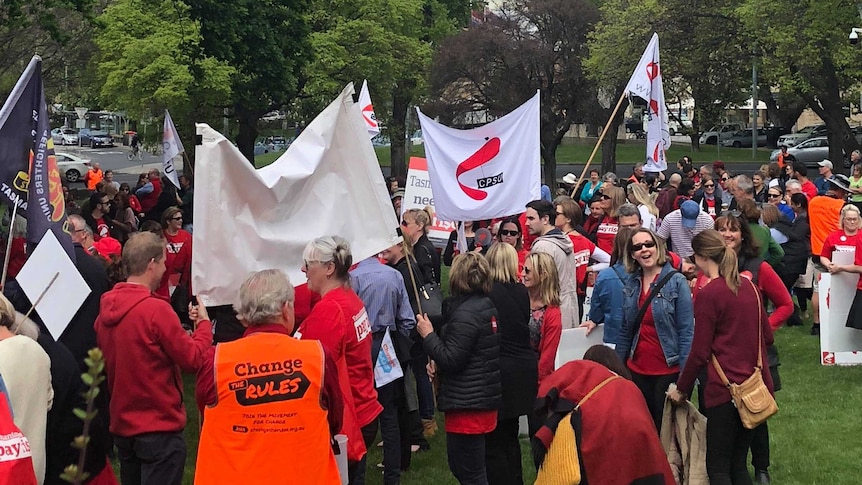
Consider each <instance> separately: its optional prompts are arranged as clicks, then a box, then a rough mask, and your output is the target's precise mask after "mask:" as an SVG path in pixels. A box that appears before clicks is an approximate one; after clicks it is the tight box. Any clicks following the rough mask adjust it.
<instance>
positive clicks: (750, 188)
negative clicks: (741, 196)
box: [735, 175, 754, 195]
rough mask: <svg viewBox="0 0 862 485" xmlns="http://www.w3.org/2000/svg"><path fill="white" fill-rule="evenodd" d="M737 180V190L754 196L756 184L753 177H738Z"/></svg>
mask: <svg viewBox="0 0 862 485" xmlns="http://www.w3.org/2000/svg"><path fill="white" fill-rule="evenodd" d="M735 178H736V188H737V189H739V190H741V191H743V192H745V193H746V194H748V195H754V182H752V181H751V177H749V176H748V175H737V176H736V177H735Z"/></svg>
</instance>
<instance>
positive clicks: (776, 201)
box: [766, 185, 796, 222]
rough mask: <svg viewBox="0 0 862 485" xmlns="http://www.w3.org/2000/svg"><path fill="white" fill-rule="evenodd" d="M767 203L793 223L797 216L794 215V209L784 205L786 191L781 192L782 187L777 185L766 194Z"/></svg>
mask: <svg viewBox="0 0 862 485" xmlns="http://www.w3.org/2000/svg"><path fill="white" fill-rule="evenodd" d="M766 202H767V203H768V204H769V205H774V206H775V208H776V209H778V210H779V211H780V212H781V215H783V216H784V217H786V218H787V220H788V221H790V222H793V218H794V217H796V215H795V214H794V213H793V209H791V208H790V206H789V205H787V204H785V203H784V191H783V190H781V188H780V187H778V186H777V185H776V186H775V187H769V189H768V190H767V192H766Z"/></svg>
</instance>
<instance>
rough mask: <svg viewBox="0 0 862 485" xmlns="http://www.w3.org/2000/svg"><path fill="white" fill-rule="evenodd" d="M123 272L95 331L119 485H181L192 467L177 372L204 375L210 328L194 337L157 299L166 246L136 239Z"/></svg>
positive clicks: (149, 237) (152, 238)
mask: <svg viewBox="0 0 862 485" xmlns="http://www.w3.org/2000/svg"><path fill="white" fill-rule="evenodd" d="M123 265H124V266H125V268H126V270H127V272H128V280H127V282H125V283H119V284H117V285H116V286H115V287H114V289H112V290H111V291H109V292H107V293H105V295H104V296H103V297H102V302H101V311H100V313H99V317H98V318H97V319H96V323H95V328H96V338H97V340H98V344H99V348H101V349H102V351H103V352H104V354H105V373H106V374H107V377H108V390H109V392H110V396H111V397H110V399H111V404H110V410H111V412H110V418H111V433H112V434H113V435H114V441H115V443H116V445H117V448H118V449H119V458H120V477H121V480H122V482H123V483H124V484H125V483H141V484H153V485H156V484H158V485H163V484H179V483H182V478H183V468H184V467H185V460H186V443H185V438H184V434H183V429H184V428H185V425H186V414H185V409H184V408H183V397H182V388H181V386H180V383H181V382H182V380H181V378H180V372H179V371H180V368H182V369H183V370H185V371H186V372H197V371H198V370H199V369H200V366H201V364H202V362H203V354H204V352H205V351H206V349H207V348H208V347H209V346H210V345H211V344H212V325H211V324H210V322H209V321H206V320H203V321H201V322H199V323H198V327H197V330H195V332H194V334H193V335H192V336H189V334H187V333H186V332H185V331H184V330H183V327H182V326H181V325H180V321H179V318H178V317H177V316H176V315H175V314H174V312H173V310H172V309H171V306H170V304H168V302H167V301H165V300H164V299H163V298H161V297H159V296H158V295H156V294H154V292H155V291H156V289H157V288H158V287H159V283H160V282H161V280H162V275H163V274H164V273H165V243H164V241H163V240H162V239H161V238H159V237H158V236H156V235H155V234H152V233H144V232H142V233H138V234H135V235H133V236H132V237H131V238H129V241H128V242H127V243H126V246H125V247H124V248H123ZM141 403H146V406H141Z"/></svg>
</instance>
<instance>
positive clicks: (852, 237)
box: [820, 204, 862, 329]
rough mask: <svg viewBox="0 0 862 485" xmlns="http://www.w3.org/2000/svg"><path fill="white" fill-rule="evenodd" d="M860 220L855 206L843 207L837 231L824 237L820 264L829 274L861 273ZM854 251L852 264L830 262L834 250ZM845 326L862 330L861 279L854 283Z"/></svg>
mask: <svg viewBox="0 0 862 485" xmlns="http://www.w3.org/2000/svg"><path fill="white" fill-rule="evenodd" d="M860 222H862V220H860V215H859V208H858V207H856V206H855V205H850V204H848V205H845V206H844V208H842V209H841V218H840V219H838V227H839V229H838V230H837V231H835V232H833V233H832V234H830V235H829V236H827V237H826V241H824V242H823V250H822V251H821V252H820V263H821V264H822V265H823V266H825V267H826V269H828V270H829V273H831V274H839V273H862V247H860V245H859V243H860V242H862V238H860V237H859V224H860ZM851 248H855V249H856V255H855V260H854V261H853V263H854V264H847V265H840V264H835V263H833V262H832V253H833V252H835V251H836V250H839V251H840V250H844V251H847V250H850V249H851ZM847 326H848V327H850V328H856V329H862V278H859V281H858V282H857V283H856V296H855V297H854V298H853V304H852V305H851V306H850V313H849V314H848V315H847Z"/></svg>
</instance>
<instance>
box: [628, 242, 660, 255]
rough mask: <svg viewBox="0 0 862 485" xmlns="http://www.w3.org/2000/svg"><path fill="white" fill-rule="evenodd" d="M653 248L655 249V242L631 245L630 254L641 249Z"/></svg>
mask: <svg viewBox="0 0 862 485" xmlns="http://www.w3.org/2000/svg"><path fill="white" fill-rule="evenodd" d="M654 247H655V241H647V242H642V243H640V244H632V252H633V253H636V252H638V251H640V250H641V249H643V248H654Z"/></svg>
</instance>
